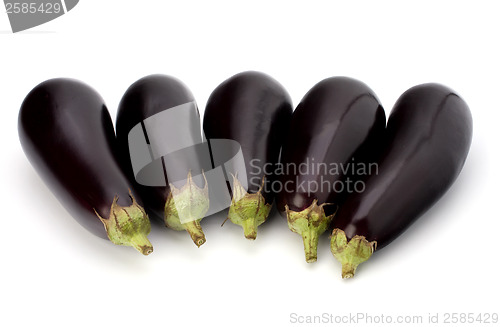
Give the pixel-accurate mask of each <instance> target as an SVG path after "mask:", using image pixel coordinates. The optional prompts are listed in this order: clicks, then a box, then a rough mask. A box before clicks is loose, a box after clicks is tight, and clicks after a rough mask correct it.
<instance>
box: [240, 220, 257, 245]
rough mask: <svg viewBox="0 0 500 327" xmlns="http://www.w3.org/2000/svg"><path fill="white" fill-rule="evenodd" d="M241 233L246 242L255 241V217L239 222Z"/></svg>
mask: <svg viewBox="0 0 500 327" xmlns="http://www.w3.org/2000/svg"><path fill="white" fill-rule="evenodd" d="M241 227H243V233H244V234H245V238H246V239H248V240H255V239H256V238H257V219H256V218H255V217H248V218H247V219H244V220H242V221H241Z"/></svg>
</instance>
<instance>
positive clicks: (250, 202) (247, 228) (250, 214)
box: [227, 175, 271, 240]
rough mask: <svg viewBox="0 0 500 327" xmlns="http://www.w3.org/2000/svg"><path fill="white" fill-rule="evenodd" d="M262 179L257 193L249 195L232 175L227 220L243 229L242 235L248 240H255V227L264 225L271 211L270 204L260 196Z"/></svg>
mask: <svg viewBox="0 0 500 327" xmlns="http://www.w3.org/2000/svg"><path fill="white" fill-rule="evenodd" d="M263 187H264V178H262V185H261V186H260V188H259V190H258V191H257V193H253V194H250V193H248V192H247V191H246V190H245V188H244V187H243V186H242V185H241V183H240V181H239V180H238V178H237V177H236V176H234V175H233V198H232V200H231V206H230V207H229V213H228V216H227V217H228V218H229V220H231V222H232V223H233V224H236V225H240V226H241V227H243V233H244V234H245V237H246V238H247V239H249V240H255V239H256V238H257V226H259V225H261V224H262V223H264V222H265V221H266V219H267V217H268V216H269V212H270V211H271V204H270V203H266V200H265V198H264V197H263V196H262V189H263Z"/></svg>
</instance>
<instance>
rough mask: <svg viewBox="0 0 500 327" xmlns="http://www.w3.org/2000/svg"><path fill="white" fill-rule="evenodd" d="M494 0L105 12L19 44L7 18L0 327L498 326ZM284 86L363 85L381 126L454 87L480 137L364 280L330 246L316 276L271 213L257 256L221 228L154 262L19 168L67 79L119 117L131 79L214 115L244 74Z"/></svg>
mask: <svg viewBox="0 0 500 327" xmlns="http://www.w3.org/2000/svg"><path fill="white" fill-rule="evenodd" d="M499 9H500V8H499V7H498V6H496V5H495V1H490V2H487V1H474V2H473V1H469V2H468V3H465V2H460V1H422V0H420V1H367V2H358V1H332V0H329V1H290V0H288V1H269V0H268V1H255V0H254V1H251V2H243V1H235V0H232V1H218V0H212V1H186V0H184V1H150V0H149V1H146V0H142V1H137V0H136V1H98V0H82V1H81V2H80V3H79V4H78V5H77V6H76V7H75V8H74V9H73V10H72V11H70V12H69V13H68V14H66V15H64V16H63V17H61V18H59V19H56V20H54V21H52V22H49V23H47V24H45V25H42V26H39V27H36V28H33V29H31V30H29V31H26V32H22V33H17V34H12V33H11V32H10V26H9V23H8V19H7V15H6V14H5V13H4V12H3V8H2V12H1V13H0V67H1V68H0V110H1V114H2V128H1V129H0V133H1V136H0V142H1V153H2V155H1V157H2V160H1V167H0V168H1V169H0V174H1V181H2V183H1V191H0V192H1V206H2V207H1V208H2V210H1V216H2V217H0V229H1V238H0V244H1V245H2V251H1V254H0V256H1V261H0V265H1V270H0V301H1V305H0V325H2V326H38V325H46V326H49V325H50V326H66V325H75V324H76V325H82V326H104V325H106V326H112V325H121V326H139V325H141V326H191V325H198V326H202V325H207V326H258V325H267V326H271V325H272V326H287V325H290V324H291V323H290V314H291V313H297V314H299V315H320V314H322V313H331V314H334V315H343V314H349V313H354V314H355V313H358V312H360V313H367V314H371V315H381V314H384V315H422V316H423V317H424V322H426V321H427V317H428V313H440V318H443V315H444V314H445V313H455V312H456V313H475V314H480V313H486V312H497V313H498V312H499V311H500V308H499V306H498V293H499V291H500V289H499V276H500V271H499V265H498V258H499V257H498V256H499V254H498V253H499V241H498V236H499V235H498V231H499V230H500V217H499V214H498V205H497V204H498V201H499V198H498V196H499V192H498V190H497V182H498V181H499V173H498V171H499V169H498V166H499V164H500V155H499V151H498V148H499V144H498V143H499V142H498V140H499V139H500V135H499V134H500V128H499V125H498V124H499V118H500V116H499V110H500V108H499V103H500V102H499V95H500V82H499V76H500V64H499V62H500V45H499V44H500V42H499V31H500V19H499V18H498V14H499ZM249 69H252V70H260V71H263V72H266V73H268V74H270V75H271V76H273V77H275V78H276V79H277V80H279V81H280V82H281V83H282V84H283V85H284V86H285V87H286V88H287V89H288V91H289V92H290V94H291V96H292V98H293V101H294V105H296V104H297V103H298V102H299V101H300V99H301V97H302V96H303V95H304V94H305V92H306V91H307V90H308V89H309V88H310V87H312V86H313V85H314V84H315V83H316V82H318V81H320V80H321V79H323V78H326V77H330V76H335V75H346V76H351V77H354V78H357V79H360V80H362V81H364V82H365V83H367V84H368V85H369V86H370V87H371V88H372V89H373V90H375V92H376V93H377V94H378V96H379V98H380V100H381V102H382V103H383V104H384V107H385V109H386V111H387V112H389V111H390V109H391V107H392V105H393V104H394V102H395V101H396V99H397V97H398V96H399V95H400V94H401V93H402V92H404V91H405V90H406V89H408V88H409V87H411V86H413V85H416V84H419V83H424V82H439V83H443V84H445V85H448V86H450V87H452V88H453V89H455V90H456V91H457V92H458V93H459V94H460V95H461V96H462V97H463V98H464V99H465V100H466V101H467V103H468V104H469V106H470V108H471V110H472V114H473V117H474V140H473V144H472V148H471V151H470V154H469V158H468V160H467V163H466V165H465V167H464V170H463V172H462V174H461V176H460V178H459V179H458V180H457V182H456V183H455V184H454V186H453V187H452V189H451V190H450V191H449V192H448V193H447V194H446V195H445V196H444V198H443V199H442V200H441V201H440V202H439V203H438V204H437V205H436V206H435V207H434V208H432V209H431V210H430V211H429V212H428V213H427V214H425V216H423V217H422V218H421V219H420V220H419V221H418V222H417V223H415V224H414V225H413V226H412V227H411V228H410V229H409V230H408V231H407V232H405V233H404V234H403V235H402V236H401V237H400V238H399V239H397V240H396V241H395V242H393V243H392V244H391V245H390V246H389V247H387V248H385V249H384V250H382V251H381V252H380V253H376V255H374V257H373V258H372V259H371V260H369V262H367V263H365V264H363V265H361V266H360V268H359V269H358V271H357V275H356V277H355V278H354V279H352V280H342V279H341V278H340V265H339V264H338V263H337V262H336V261H335V260H334V258H333V256H332V255H331V253H330V251H329V240H328V237H327V235H324V237H323V238H322V240H321V242H320V247H319V251H318V252H319V253H318V262H316V263H313V264H307V263H306V262H305V260H304V255H303V249H302V242H301V239H300V237H299V236H298V235H296V234H293V233H292V232H290V231H289V230H288V228H287V224H286V221H285V220H284V219H282V218H281V217H280V216H279V215H277V214H276V213H274V216H273V217H272V219H271V220H270V221H269V222H268V223H266V224H265V225H263V226H262V227H261V228H260V229H259V233H258V238H257V240H256V241H255V242H250V241H248V240H246V239H244V237H243V234H242V231H241V229H240V228H239V227H238V226H235V225H232V224H230V223H227V224H225V225H224V227H222V228H221V227H220V224H221V222H222V221H223V219H224V217H223V216H222V215H221V216H220V217H218V218H212V219H211V220H209V219H207V220H206V221H204V222H203V227H204V230H205V234H206V236H207V243H206V244H205V245H203V246H202V247H201V248H200V249H198V248H196V246H195V245H194V244H192V242H191V240H190V238H189V237H188V235H187V234H184V233H181V232H174V231H170V230H166V229H164V228H161V226H159V225H155V226H153V227H155V228H154V229H153V231H152V233H151V235H150V240H151V241H152V243H153V244H154V247H155V251H154V253H153V254H152V255H150V256H149V257H143V256H142V255H140V254H139V253H137V252H136V251H135V250H133V249H132V248H126V247H119V246H114V245H112V244H111V243H110V242H107V241H104V240H101V239H99V238H97V237H95V236H93V235H92V234H90V233H88V232H87V231H86V230H84V229H83V228H82V227H80V226H79V225H78V224H77V223H76V222H75V221H74V220H73V219H72V218H71V217H70V215H69V214H68V213H67V212H66V211H65V210H64V209H63V208H62V206H61V205H60V204H59V203H58V201H57V199H56V198H55V197H54V196H53V195H52V194H51V193H50V191H49V190H48V189H47V188H46V187H45V186H44V185H43V183H42V182H41V180H40V179H39V177H38V176H37V175H36V173H35V171H34V170H33V169H32V167H31V166H30V164H29V162H28V161H27V159H26V157H25V156H24V154H23V152H22V149H21V146H20V144H19V141H18V136H17V114H18V110H19V107H20V105H21V102H22V100H23V99H24V97H25V96H26V94H27V93H28V92H29V91H30V90H31V89H32V88H33V87H34V86H36V85H37V84H38V83H40V82H42V81H44V80H46V79H49V78H53V77H73V78H77V79H80V80H82V81H84V82H86V83H88V84H90V85H92V86H93V87H94V88H96V89H97V90H98V91H99V92H100V93H101V95H102V96H103V97H104V99H106V102H107V104H108V107H109V110H110V112H111V114H112V116H113V117H114V115H115V113H116V108H117V105H118V102H119V100H120V98H121V96H122V94H123V93H124V92H125V90H126V89H127V87H128V86H129V85H130V84H131V83H133V82H134V81H135V80H137V79H139V78H141V77H143V76H145V75H148V74H152V73H164V74H169V75H173V76H176V77H178V78H180V79H181V80H183V81H184V82H185V83H186V84H187V85H188V86H189V87H190V88H191V90H192V91H193V93H194V94H195V96H196V98H197V101H198V104H199V107H200V111H201V112H203V108H204V106H205V103H206V100H207V98H208V96H209V95H210V92H211V91H212V90H213V89H214V88H215V87H216V86H217V85H218V84H219V83H220V82H222V81H223V80H224V79H226V78H228V77H230V76H231V75H233V74H236V73H238V72H241V71H244V70H249Z"/></svg>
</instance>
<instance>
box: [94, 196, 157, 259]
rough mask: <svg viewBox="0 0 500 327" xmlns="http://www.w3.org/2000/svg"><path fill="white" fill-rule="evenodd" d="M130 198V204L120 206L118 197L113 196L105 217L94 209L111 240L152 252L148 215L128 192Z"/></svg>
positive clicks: (146, 253) (144, 252)
mask: <svg viewBox="0 0 500 327" xmlns="http://www.w3.org/2000/svg"><path fill="white" fill-rule="evenodd" d="M130 198H131V199H132V205H130V206H128V207H122V206H120V205H119V204H118V203H117V201H118V197H115V198H114V199H113V203H112V204H111V209H110V214H109V218H107V219H105V218H103V217H101V216H100V215H99V214H98V213H97V211H95V210H94V211H95V213H96V215H97V217H99V219H100V220H101V222H102V223H103V225H104V228H105V229H106V233H107V234H108V238H109V239H110V241H111V242H113V243H114V244H117V245H126V246H132V247H134V248H135V249H136V250H137V251H139V252H141V253H142V254H144V255H149V254H151V253H152V252H153V246H152V245H151V243H150V242H149V240H148V238H147V236H148V234H149V233H150V232H151V224H150V222H149V218H148V215H147V214H146V212H145V211H144V209H143V208H142V207H141V206H140V205H138V204H137V202H136V201H135V198H134V197H133V196H132V193H130Z"/></svg>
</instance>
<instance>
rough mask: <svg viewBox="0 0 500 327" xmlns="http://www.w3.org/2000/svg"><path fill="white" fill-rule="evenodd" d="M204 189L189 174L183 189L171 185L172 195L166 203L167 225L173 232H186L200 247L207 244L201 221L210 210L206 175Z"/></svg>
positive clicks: (165, 217)
mask: <svg viewBox="0 0 500 327" xmlns="http://www.w3.org/2000/svg"><path fill="white" fill-rule="evenodd" d="M202 174H203V178H204V179H205V186H204V187H203V188H201V187H199V186H198V185H196V183H195V182H194V180H193V177H192V175H191V171H189V172H188V176H187V179H186V184H184V186H183V187H182V188H181V189H178V188H176V187H175V186H174V185H173V184H170V194H169V195H168V198H167V201H166V202H165V216H164V220H165V225H166V226H167V227H168V228H171V229H173V230H179V231H180V230H185V231H187V232H188V233H189V235H190V236H191V239H192V240H193V242H194V244H196V246H198V247H200V246H201V245H203V244H204V243H205V241H206V240H205V234H204V233H203V230H202V228H201V225H200V221H201V219H203V217H205V214H206V213H207V211H208V208H209V205H210V203H209V198H208V183H207V179H206V177H205V173H204V172H202Z"/></svg>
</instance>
